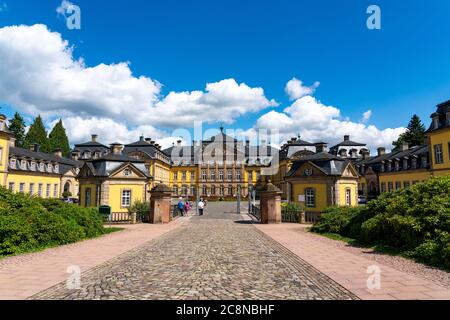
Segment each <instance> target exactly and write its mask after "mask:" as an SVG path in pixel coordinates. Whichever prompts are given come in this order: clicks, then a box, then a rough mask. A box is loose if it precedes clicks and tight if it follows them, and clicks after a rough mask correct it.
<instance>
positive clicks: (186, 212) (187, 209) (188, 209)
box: [184, 201, 191, 216]
mask: <svg viewBox="0 0 450 320" xmlns="http://www.w3.org/2000/svg"><path fill="white" fill-rule="evenodd" d="M189 211H191V204H190V203H189V201H186V203H185V204H184V213H185V214H186V216H189Z"/></svg>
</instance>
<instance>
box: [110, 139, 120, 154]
mask: <svg viewBox="0 0 450 320" xmlns="http://www.w3.org/2000/svg"><path fill="white" fill-rule="evenodd" d="M122 148H123V145H122V144H121V143H117V142H116V143H112V144H111V151H112V153H113V154H122Z"/></svg>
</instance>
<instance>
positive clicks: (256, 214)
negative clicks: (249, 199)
mask: <svg viewBox="0 0 450 320" xmlns="http://www.w3.org/2000/svg"><path fill="white" fill-rule="evenodd" d="M249 209H250V210H249V213H250V214H251V215H252V216H254V217H255V218H256V219H257V220H258V221H261V209H260V208H259V207H257V206H255V205H254V204H251V205H250V207H249Z"/></svg>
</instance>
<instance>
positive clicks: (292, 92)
mask: <svg viewBox="0 0 450 320" xmlns="http://www.w3.org/2000/svg"><path fill="white" fill-rule="evenodd" d="M319 86H320V82H315V83H314V84H313V85H312V86H310V87H307V86H304V85H303V82H302V81H301V80H298V79H297V78H292V79H291V80H289V82H288V83H287V84H286V87H285V88H284V91H285V92H286V94H287V95H288V97H289V100H296V99H299V98H301V97H304V96H307V95H312V94H313V93H314V91H315V90H316V89H317V88H318V87H319Z"/></svg>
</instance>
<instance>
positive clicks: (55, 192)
mask: <svg viewBox="0 0 450 320" xmlns="http://www.w3.org/2000/svg"><path fill="white" fill-rule="evenodd" d="M57 197H58V184H57V183H55V184H54V185H53V198H57Z"/></svg>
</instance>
